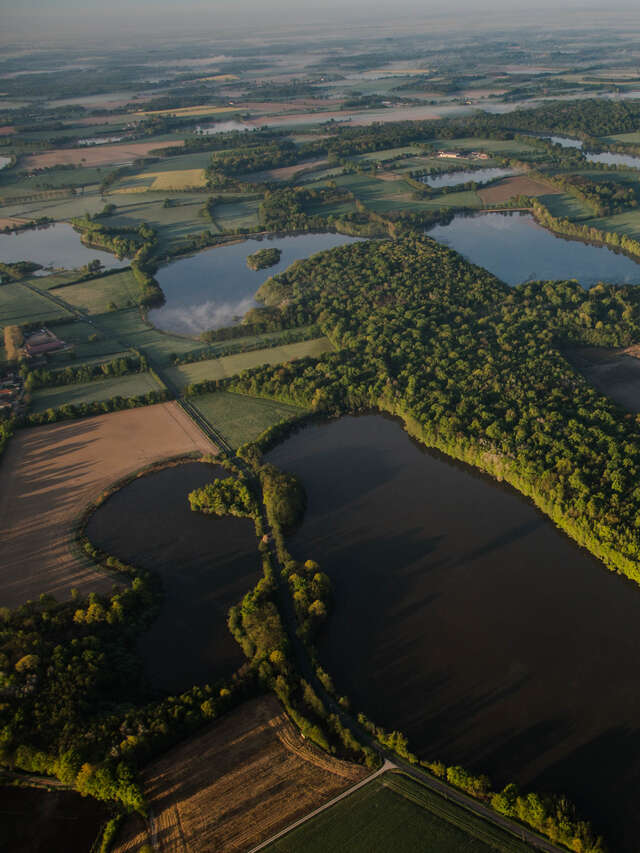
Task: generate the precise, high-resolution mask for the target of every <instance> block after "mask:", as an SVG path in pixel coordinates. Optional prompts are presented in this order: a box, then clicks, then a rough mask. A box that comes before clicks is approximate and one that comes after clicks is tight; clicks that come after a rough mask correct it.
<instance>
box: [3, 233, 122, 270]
mask: <svg viewBox="0 0 640 853" xmlns="http://www.w3.org/2000/svg"><path fill="white" fill-rule="evenodd" d="M94 260H99V261H102V264H103V266H104V267H106V268H107V269H111V268H113V267H126V266H128V265H129V264H130V263H131V262H130V261H128V260H122V261H120V260H118V258H116V256H115V255H112V254H110V253H109V252H103V251H101V250H100V249H91V248H88V247H87V246H85V245H84V244H83V242H82V240H81V239H80V235H79V234H78V232H77V231H74V230H73V228H72V227H71V225H66V224H65V223H63V222H58V223H56V224H55V225H48V226H47V227H46V228H30V229H29V230H28V231H20V232H19V233H17V234H0V261H2V262H3V263H5V264H13V263H16V262H17V261H33V262H34V263H36V264H41V265H42V266H43V267H52V268H55V269H59V268H62V269H76V268H77V267H81V266H84V265H85V264H88V263H89V261H94Z"/></svg>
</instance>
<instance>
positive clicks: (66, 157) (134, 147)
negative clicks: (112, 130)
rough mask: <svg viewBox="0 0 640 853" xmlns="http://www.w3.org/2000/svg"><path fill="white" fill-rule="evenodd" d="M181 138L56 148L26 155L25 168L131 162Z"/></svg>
mask: <svg viewBox="0 0 640 853" xmlns="http://www.w3.org/2000/svg"><path fill="white" fill-rule="evenodd" d="M180 143H181V140H180V139H174V140H172V141H171V142H123V143H122V144H117V145H87V146H84V147H82V148H55V149H54V150H53V151H45V152H43V153H42V154H31V155H29V157H25V158H24V160H23V163H22V165H23V166H24V168H25V169H48V168H49V167H51V166H67V165H70V164H72V165H74V166H77V165H80V164H83V165H85V166H106V165H109V164H110V163H115V164H118V163H131V162H132V161H134V160H137V159H138V158H139V157H145V156H146V155H147V154H148V153H149V152H150V151H155V150H156V149H160V148H169V147H170V146H172V145H180Z"/></svg>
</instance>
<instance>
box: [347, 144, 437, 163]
mask: <svg viewBox="0 0 640 853" xmlns="http://www.w3.org/2000/svg"><path fill="white" fill-rule="evenodd" d="M421 153H422V149H421V148H418V147H417V146H416V145H404V146H402V147H401V148H384V149H382V151H371V152H369V153H368V154H358V155H356V156H355V157H353V159H354V160H356V161H359V160H363V161H368V162H372V161H373V162H380V161H381V160H391V159H393V158H394V157H403V156H405V155H407V154H421Z"/></svg>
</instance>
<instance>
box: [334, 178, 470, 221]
mask: <svg viewBox="0 0 640 853" xmlns="http://www.w3.org/2000/svg"><path fill="white" fill-rule="evenodd" d="M336 184H337V185H338V186H339V187H344V188H345V189H348V190H350V191H351V192H353V193H354V194H355V196H356V197H357V198H358V199H359V200H360V201H361V202H362V203H363V204H365V205H366V206H367V207H368V208H369V209H370V210H373V211H375V212H377V213H385V212H386V211H391V210H433V209H440V208H441V207H469V208H476V209H477V208H481V207H482V202H481V200H480V197H479V196H478V195H477V194H476V193H475V192H471V191H463V192H456V193H446V194H444V195H437V196H434V197H433V198H429V199H416V198H413V189H412V187H410V186H409V184H407V183H406V181H403V180H401V179H399V180H397V181H383V180H381V179H380V178H375V177H373V176H370V175H343V176H342V177H339V178H336Z"/></svg>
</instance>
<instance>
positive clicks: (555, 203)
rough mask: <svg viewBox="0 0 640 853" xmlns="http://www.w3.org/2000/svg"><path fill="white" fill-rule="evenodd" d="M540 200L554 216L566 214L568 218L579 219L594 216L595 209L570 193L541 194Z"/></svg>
mask: <svg viewBox="0 0 640 853" xmlns="http://www.w3.org/2000/svg"><path fill="white" fill-rule="evenodd" d="M540 201H541V202H542V203H543V204H544V205H545V207H547V208H549V210H550V211H551V213H552V214H553V216H558V217H560V218H562V217H565V216H566V218H567V219H573V220H578V219H589V217H591V216H593V210H592V209H591V208H590V207H589V206H588V205H587V204H585V202H583V201H581V200H580V199H579V198H575V197H574V196H572V195H570V194H569V193H557V194H549V195H541V196H540Z"/></svg>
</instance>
